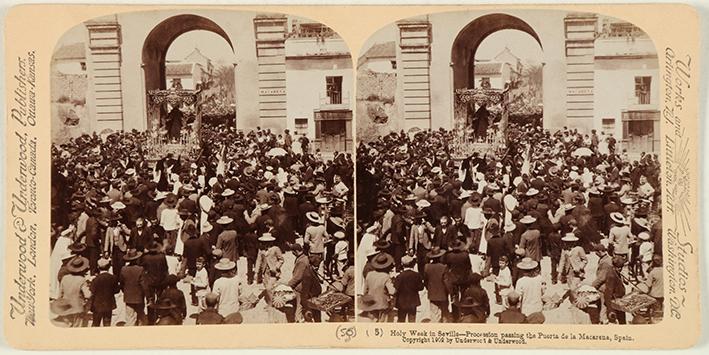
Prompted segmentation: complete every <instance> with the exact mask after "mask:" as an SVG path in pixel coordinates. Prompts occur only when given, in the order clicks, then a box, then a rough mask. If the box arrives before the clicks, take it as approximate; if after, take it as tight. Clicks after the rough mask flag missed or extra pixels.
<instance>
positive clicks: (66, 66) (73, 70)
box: [53, 59, 86, 75]
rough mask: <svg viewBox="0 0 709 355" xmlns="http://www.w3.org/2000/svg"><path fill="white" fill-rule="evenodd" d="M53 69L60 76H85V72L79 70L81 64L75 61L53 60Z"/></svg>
mask: <svg viewBox="0 0 709 355" xmlns="http://www.w3.org/2000/svg"><path fill="white" fill-rule="evenodd" d="M53 68H54V70H56V71H58V72H60V73H62V74H75V75H76V74H86V70H82V69H81V62H80V61H77V60H76V59H71V60H55V61H54V64H53Z"/></svg>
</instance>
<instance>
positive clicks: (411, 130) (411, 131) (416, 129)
mask: <svg viewBox="0 0 709 355" xmlns="http://www.w3.org/2000/svg"><path fill="white" fill-rule="evenodd" d="M418 132H421V128H419V127H411V128H409V131H408V133H410V134H411V133H418Z"/></svg>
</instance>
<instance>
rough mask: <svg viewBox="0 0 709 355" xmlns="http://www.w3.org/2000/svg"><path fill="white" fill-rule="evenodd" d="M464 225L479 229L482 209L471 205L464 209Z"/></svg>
mask: <svg viewBox="0 0 709 355" xmlns="http://www.w3.org/2000/svg"><path fill="white" fill-rule="evenodd" d="M464 223H465V225H466V226H468V229H471V230H472V229H481V228H482V227H483V210H482V208H480V207H471V208H468V209H466V210H465V222H464Z"/></svg>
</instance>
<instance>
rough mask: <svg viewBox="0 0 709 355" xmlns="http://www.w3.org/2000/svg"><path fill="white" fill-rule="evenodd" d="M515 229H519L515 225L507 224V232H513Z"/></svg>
mask: <svg viewBox="0 0 709 355" xmlns="http://www.w3.org/2000/svg"><path fill="white" fill-rule="evenodd" d="M515 229H517V225H516V224H514V223H507V224H505V232H512V231H514V230H515Z"/></svg>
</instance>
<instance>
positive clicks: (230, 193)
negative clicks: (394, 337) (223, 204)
mask: <svg viewBox="0 0 709 355" xmlns="http://www.w3.org/2000/svg"><path fill="white" fill-rule="evenodd" d="M234 193H235V192H234V190H232V189H230V188H227V189H226V190H224V192H222V196H224V197H229V196H231V195H233V194H234Z"/></svg>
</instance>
